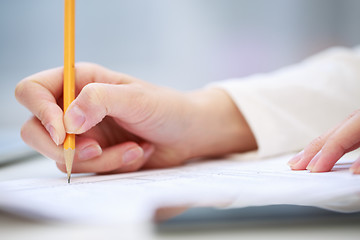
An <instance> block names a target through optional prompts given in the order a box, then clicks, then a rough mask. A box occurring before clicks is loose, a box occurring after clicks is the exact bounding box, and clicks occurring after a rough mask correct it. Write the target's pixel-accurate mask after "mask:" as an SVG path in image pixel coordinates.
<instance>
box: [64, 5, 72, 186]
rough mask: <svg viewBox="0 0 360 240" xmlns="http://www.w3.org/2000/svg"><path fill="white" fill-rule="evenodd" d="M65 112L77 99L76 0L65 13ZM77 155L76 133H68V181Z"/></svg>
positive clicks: (66, 158)
mask: <svg viewBox="0 0 360 240" xmlns="http://www.w3.org/2000/svg"><path fill="white" fill-rule="evenodd" d="M63 95H64V96H63V97H64V113H65V112H66V110H67V108H68V107H69V105H70V103H71V102H72V101H73V100H74V99H75V0H65V14H64V94H63ZM74 155H75V135H74V134H67V135H66V138H65V142H64V156H65V165H66V172H67V176H68V183H70V177H71V169H72V164H73V160H74Z"/></svg>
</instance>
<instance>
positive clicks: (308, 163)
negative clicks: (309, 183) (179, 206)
mask: <svg viewBox="0 0 360 240" xmlns="http://www.w3.org/2000/svg"><path fill="white" fill-rule="evenodd" d="M359 147H360V110H357V111H355V112H354V113H352V114H351V115H350V116H349V117H348V118H347V119H345V120H344V121H343V122H342V123H340V124H339V125H338V126H336V127H334V128H333V129H331V130H330V131H328V132H327V133H325V134H324V135H322V136H320V137H318V138H316V139H315V140H313V141H312V142H311V143H310V144H309V145H308V146H307V147H306V148H305V149H304V150H303V151H301V152H300V153H298V154H297V155H296V156H295V157H293V158H292V159H291V160H290V161H289V163H288V164H289V165H290V167H291V168H292V169H293V170H305V169H308V170H310V171H311V172H327V171H330V170H331V169H332V168H333V166H334V165H335V163H336V162H337V161H338V160H339V159H340V158H341V157H342V156H343V155H344V154H345V153H347V152H350V151H353V150H355V149H357V148H359ZM350 170H351V171H352V172H353V173H355V174H359V173H360V158H358V159H357V160H356V161H355V162H354V163H353V165H352V166H351V168H350Z"/></svg>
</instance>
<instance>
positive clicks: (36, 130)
mask: <svg viewBox="0 0 360 240" xmlns="http://www.w3.org/2000/svg"><path fill="white" fill-rule="evenodd" d="M21 137H22V139H23V140H24V142H25V143H27V144H28V145H29V146H31V147H32V148H34V149H35V150H37V151H38V152H40V153H41V154H43V155H44V156H46V157H48V158H51V159H53V160H55V161H56V162H59V163H64V149H63V147H62V146H57V145H56V144H55V143H54V142H53V141H52V140H51V138H50V136H49V134H48V133H47V132H46V130H45V128H44V127H43V126H42V124H41V123H40V121H39V120H38V119H37V118H35V117H33V118H31V119H30V120H29V121H27V122H26V123H25V124H24V125H23V127H22V129H21ZM101 153H102V149H101V147H100V145H99V143H98V142H97V141H96V140H94V139H92V138H87V137H81V136H77V138H76V154H75V157H74V161H75V162H78V161H86V160H89V159H92V158H94V157H97V156H100V155H101Z"/></svg>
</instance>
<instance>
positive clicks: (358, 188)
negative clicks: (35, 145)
mask: <svg viewBox="0 0 360 240" xmlns="http://www.w3.org/2000/svg"><path fill="white" fill-rule="evenodd" d="M290 157H291V156H282V157H276V158H272V159H266V160H254V159H253V160H248V161H244V160H239V158H235V159H230V160H229V159H228V160H224V159H218V160H212V161H205V162H198V163H192V164H188V165H184V166H181V167H177V168H171V169H163V170H150V171H142V172H135V173H127V174H114V175H95V176H79V177H73V178H72V182H71V184H67V182H66V178H65V177H64V178H50V179H21V180H14V181H5V182H1V183H0V209H4V210H7V211H10V212H15V213H17V214H21V215H26V216H30V217H34V218H40V219H57V220H64V221H74V222H82V223H103V224H108V223H119V222H143V221H150V220H151V219H152V217H153V214H154V211H155V210H156V209H157V208H158V207H164V206H184V205H186V206H214V207H247V206H263V205H272V204H296V205H306V206H317V207H322V208H327V209H332V210H336V211H344V212H351V211H360V175H353V174H351V173H350V172H349V170H348V167H349V166H350V165H351V164H350V163H351V162H352V161H353V158H351V157H348V158H345V159H343V160H342V162H341V163H339V164H337V165H336V166H335V167H334V169H333V171H331V172H328V173H309V172H308V171H291V170H290V169H289V167H288V166H287V165H286V162H287V161H288V160H289V159H290ZM243 158H244V157H243ZM245 159H250V158H247V157H245Z"/></svg>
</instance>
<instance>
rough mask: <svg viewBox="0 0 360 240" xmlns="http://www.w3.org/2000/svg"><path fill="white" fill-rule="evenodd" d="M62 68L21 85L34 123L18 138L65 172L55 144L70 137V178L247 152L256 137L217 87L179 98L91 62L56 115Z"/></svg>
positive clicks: (22, 97) (82, 69) (82, 67)
mask: <svg viewBox="0 0 360 240" xmlns="http://www.w3.org/2000/svg"><path fill="white" fill-rule="evenodd" d="M62 78H63V72H62V68H57V69H51V70H47V71H44V72H41V73H38V74H35V75H33V76H30V77H27V78H26V79H24V80H22V81H21V82H20V83H19V84H18V85H17V87H16V90H15V95H16V97H17V99H18V101H19V102H20V103H22V104H23V105H24V106H25V107H27V108H28V109H29V110H30V111H31V112H32V113H33V114H34V117H33V118H31V119H30V120H29V121H28V122H26V123H25V124H24V126H23V128H22V138H23V140H24V141H25V142H26V143H27V144H29V145H30V146H32V147H33V148H34V149H36V150H37V151H39V152H40V153H42V154H43V155H45V156H47V157H49V158H52V159H54V160H55V161H56V162H57V166H58V167H59V169H60V170H62V171H65V165H64V156H63V149H62V147H61V146H60V145H61V144H62V143H63V141H64V139H65V135H66V132H67V133H74V134H77V139H76V141H77V143H76V154H75V158H74V163H73V172H97V173H105V172H106V173H112V172H129V171H135V170H138V169H140V168H142V167H169V166H175V165H179V164H181V163H183V162H184V161H186V160H188V159H191V158H195V157H202V156H214V155H222V154H227V153H232V152H241V151H246V150H251V149H254V148H255V147H256V142H255V139H254V137H253V135H252V133H251V131H250V129H249V127H248V126H247V124H246V122H245V120H244V119H243V117H242V115H241V113H240V112H239V111H238V109H237V108H236V106H235V105H234V103H233V102H232V100H231V98H230V97H229V96H228V95H227V94H226V93H225V92H223V91H221V90H217V89H208V90H201V91H196V92H190V93H182V92H178V91H175V90H172V89H168V88H164V87H159V86H155V85H152V84H149V83H146V82H144V81H141V80H139V79H136V78H133V77H131V76H128V75H125V74H121V73H117V72H113V71H110V70H108V69H105V68H103V67H100V66H98V65H95V64H89V63H82V64H77V65H76V95H77V97H76V99H75V100H74V101H73V103H72V104H71V105H70V106H69V108H68V110H67V112H66V113H65V115H64V113H63V111H62V108H61V105H62V91H63V90H62V84H63V80H62Z"/></svg>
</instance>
